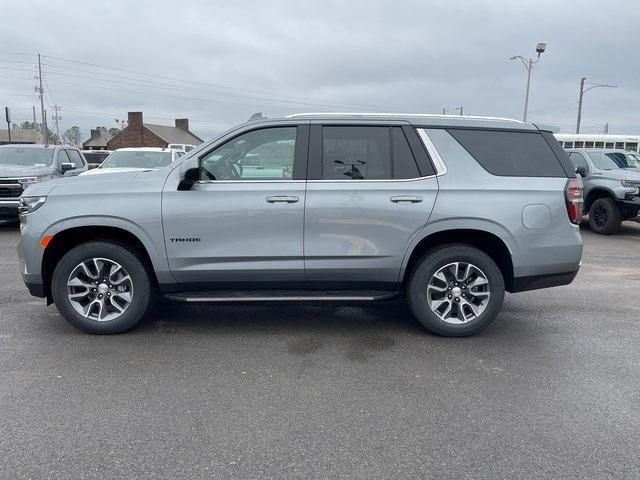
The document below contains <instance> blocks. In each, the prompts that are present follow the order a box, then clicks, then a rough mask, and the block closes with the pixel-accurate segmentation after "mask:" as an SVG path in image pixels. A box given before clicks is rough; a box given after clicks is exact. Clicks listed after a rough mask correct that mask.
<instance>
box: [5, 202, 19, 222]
mask: <svg viewBox="0 0 640 480" xmlns="http://www.w3.org/2000/svg"><path fill="white" fill-rule="evenodd" d="M19 206H20V199H18V198H15V199H14V198H11V199H6V200H4V199H3V200H0V220H7V219H10V220H16V219H17V218H18V207H19Z"/></svg>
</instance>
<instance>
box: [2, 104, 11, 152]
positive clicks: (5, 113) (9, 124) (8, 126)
mask: <svg viewBox="0 0 640 480" xmlns="http://www.w3.org/2000/svg"><path fill="white" fill-rule="evenodd" d="M4 115H5V118H6V119H7V135H8V136H9V143H11V112H10V111H9V107H4Z"/></svg>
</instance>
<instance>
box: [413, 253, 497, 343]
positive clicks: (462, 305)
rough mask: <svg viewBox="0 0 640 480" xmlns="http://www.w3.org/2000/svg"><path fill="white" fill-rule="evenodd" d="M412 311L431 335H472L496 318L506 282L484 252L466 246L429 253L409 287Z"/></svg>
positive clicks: (420, 262)
mask: <svg viewBox="0 0 640 480" xmlns="http://www.w3.org/2000/svg"><path fill="white" fill-rule="evenodd" d="M407 298H408V301H409V307H410V308H411V311H412V312H413V315H414V316H415V317H416V318H417V319H418V321H419V322H420V323H421V324H422V325H423V326H424V327H425V328H426V329H427V330H429V331H430V332H432V333H435V334H436V335H442V336H446V337H464V336H467V335H473V334H475V333H478V332H480V331H481V330H483V329H484V328H486V327H487V326H488V325H489V324H490V323H491V322H493V320H494V319H495V318H496V316H497V315H498V313H499V312H500V308H501V307H502V301H503V300H504V279H503V278H502V273H501V272H500V269H499V268H498V266H497V265H496V264H495V262H494V261H493V260H492V259H491V258H490V257H489V256H488V255H487V254H486V253H484V252H483V251H481V250H479V249H477V248H475V247H471V246H469V245H464V244H452V245H447V246H444V247H441V248H438V249H436V250H432V251H431V252H429V253H427V254H426V255H425V256H424V257H422V259H421V260H420V261H419V262H418V264H417V266H416V268H415V269H414V270H413V272H412V274H411V276H410V278H409V282H408V285H407Z"/></svg>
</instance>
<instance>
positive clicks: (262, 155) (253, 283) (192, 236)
mask: <svg viewBox="0 0 640 480" xmlns="http://www.w3.org/2000/svg"><path fill="white" fill-rule="evenodd" d="M308 130H309V129H308V126H306V125H305V126H297V125H291V126H282V127H271V128H259V129H254V130H250V131H245V133H242V134H240V135H237V136H235V137H234V138H231V139H229V140H227V141H226V142H225V143H223V144H222V145H219V146H218V147H216V148H215V149H214V150H212V151H210V152H204V153H203V154H202V155H201V156H200V158H199V165H200V181H198V182H197V183H196V184H195V185H193V187H192V188H191V190H189V191H178V189H177V188H176V182H172V181H167V186H166V187H165V191H164V193H163V200H162V216H163V225H164V231H165V241H166V246H167V256H168V260H169V266H170V268H171V271H172V273H173V275H174V277H175V278H176V279H177V280H178V281H179V282H181V283H188V284H196V285H194V286H196V287H198V285H199V286H200V287H202V288H205V287H208V288H221V289H231V288H247V289H250V288H268V287H278V286H281V285H284V284H286V283H292V284H295V285H297V286H298V287H300V285H301V283H300V282H304V280H305V274H304V260H303V247H302V244H303V228H304V223H303V222H304V204H305V176H306V156H307V145H308ZM176 170H179V169H176ZM174 173H175V172H174ZM175 174H177V173H175Z"/></svg>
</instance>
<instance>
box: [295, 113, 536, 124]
mask: <svg viewBox="0 0 640 480" xmlns="http://www.w3.org/2000/svg"><path fill="white" fill-rule="evenodd" d="M319 116H322V117H332V116H343V117H344V116H352V117H426V118H446V119H447V120H457V119H459V120H498V121H503V122H513V123H520V124H522V123H524V122H521V121H520V120H515V119H513V118H504V117H484V116H477V115H439V114H433V113H384V112H308V113H294V114H293V115H288V116H287V118H296V117H319Z"/></svg>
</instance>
